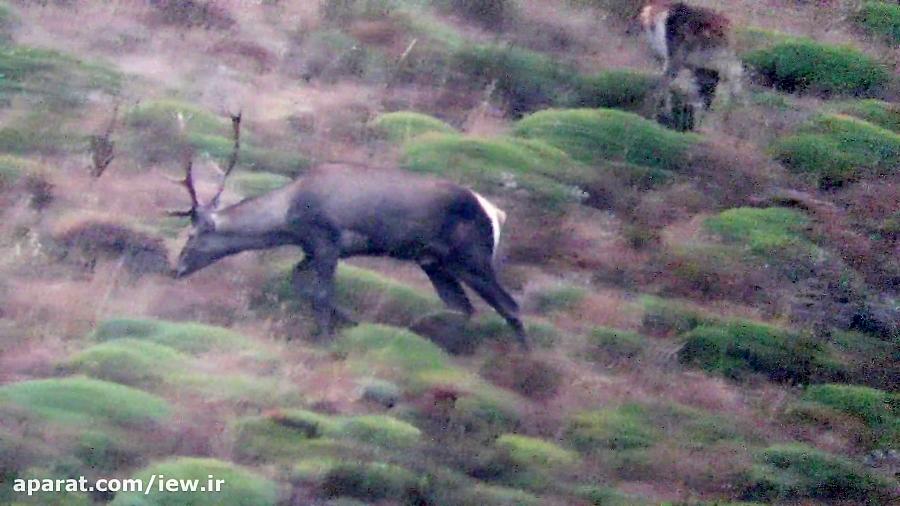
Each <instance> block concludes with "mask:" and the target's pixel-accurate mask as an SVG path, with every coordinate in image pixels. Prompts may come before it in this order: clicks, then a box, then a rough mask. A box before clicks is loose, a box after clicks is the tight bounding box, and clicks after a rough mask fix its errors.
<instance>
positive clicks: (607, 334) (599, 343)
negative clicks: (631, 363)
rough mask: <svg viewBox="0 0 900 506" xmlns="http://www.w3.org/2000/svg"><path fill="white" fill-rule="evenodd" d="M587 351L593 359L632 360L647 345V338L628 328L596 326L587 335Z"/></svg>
mask: <svg viewBox="0 0 900 506" xmlns="http://www.w3.org/2000/svg"><path fill="white" fill-rule="evenodd" d="M588 346H589V353H590V355H591V357H592V358H593V359H594V360H600V359H603V358H610V359H612V360H634V359H637V358H639V357H640V356H641V355H642V354H643V352H644V348H645V347H646V346H647V338H646V337H644V336H642V335H641V334H638V333H637V332H631V331H628V330H622V329H614V328H609V327H597V328H595V329H593V330H592V331H591V333H590V335H588Z"/></svg>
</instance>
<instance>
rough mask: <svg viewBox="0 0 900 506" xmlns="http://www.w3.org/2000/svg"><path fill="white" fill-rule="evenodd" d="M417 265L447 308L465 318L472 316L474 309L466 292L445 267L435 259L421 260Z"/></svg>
mask: <svg viewBox="0 0 900 506" xmlns="http://www.w3.org/2000/svg"><path fill="white" fill-rule="evenodd" d="M419 265H420V266H421V267H422V270H423V271H425V274H427V275H428V279H430V280H431V284H432V285H434V289H435V291H437V294H438V297H440V298H441V300H442V301H443V302H444V304H446V305H447V307H449V308H450V309H455V310H457V311H460V312H462V313H463V314H464V315H465V316H466V318H469V317H471V316H472V314H473V313H474V312H475V308H473V307H472V303H471V302H470V301H469V298H468V297H467V296H466V292H465V291H464V290H463V287H462V285H460V284H459V281H458V280H457V279H456V278H455V277H454V276H453V274H451V273H450V271H448V270H447V269H446V267H444V266H443V265H442V264H440V263H439V262H438V261H437V260H436V259H427V260H423V261H421V262H420V263H419Z"/></svg>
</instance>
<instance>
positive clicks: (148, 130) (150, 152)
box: [124, 99, 309, 176]
mask: <svg viewBox="0 0 900 506" xmlns="http://www.w3.org/2000/svg"><path fill="white" fill-rule="evenodd" d="M178 117H181V118H183V119H184V124H185V131H184V133H181V132H180V131H179V126H178V120H177V118H178ZM124 122H125V125H126V127H128V128H129V136H128V138H127V139H126V142H125V143H124V144H125V147H126V149H127V150H128V151H129V152H130V153H131V154H132V155H133V156H135V157H136V158H138V160H140V161H143V162H150V163H155V162H168V161H171V160H173V159H174V158H175V157H177V156H179V153H180V150H179V149H178V147H179V146H183V145H184V144H185V142H187V144H189V145H190V146H193V148H194V149H196V150H197V151H198V152H200V153H205V154H207V155H209V156H210V157H212V158H214V159H215V160H216V161H218V162H219V163H220V164H225V163H226V162H227V160H228V158H229V157H230V156H231V153H232V150H233V144H234V141H233V139H232V132H231V122H230V121H229V119H228V118H227V117H225V116H222V115H215V114H212V113H211V112H209V111H207V110H205V109H203V108H202V107H198V106H196V105H194V104H191V103H188V102H183V101H180V100H176V99H161V100H152V101H147V102H143V103H141V104H139V105H138V106H136V107H134V108H133V109H131V110H129V111H127V112H126V114H125V116H124ZM261 143H262V142H261V141H259V140H258V139H256V137H255V136H254V133H253V132H252V131H250V130H249V128H248V127H247V126H246V125H243V126H242V127H241V151H240V155H239V158H238V163H239V165H241V166H243V167H246V168H248V169H250V170H254V171H266V172H273V173H277V174H282V175H287V176H295V175H297V174H298V173H300V172H301V171H302V170H304V169H305V168H307V167H308V166H309V162H308V160H306V159H304V158H302V157H301V156H299V155H298V154H296V153H293V152H289V151H285V150H275V149H269V148H262V147H260V144H261Z"/></svg>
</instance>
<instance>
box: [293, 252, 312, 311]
mask: <svg viewBox="0 0 900 506" xmlns="http://www.w3.org/2000/svg"><path fill="white" fill-rule="evenodd" d="M311 267H312V256H311V255H308V254H307V255H306V256H305V257H304V258H303V261H301V262H299V263H298V264H297V265H296V266H294V272H293V274H292V276H291V284H292V285H293V287H294V292H296V294H297V295H298V296H299V297H302V298H304V299H308V300H312V298H313V291H312V288H311V287H312V285H313V279H312V277H313V272H312V270H311Z"/></svg>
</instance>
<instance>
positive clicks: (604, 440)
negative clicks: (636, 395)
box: [565, 404, 660, 453]
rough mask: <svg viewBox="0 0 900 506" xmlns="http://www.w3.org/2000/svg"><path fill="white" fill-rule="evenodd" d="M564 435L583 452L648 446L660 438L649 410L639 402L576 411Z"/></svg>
mask: <svg viewBox="0 0 900 506" xmlns="http://www.w3.org/2000/svg"><path fill="white" fill-rule="evenodd" d="M565 435H566V439H567V440H568V441H569V442H570V443H571V444H572V446H574V447H575V448H577V449H578V451H580V452H582V453H591V452H594V451H598V450H603V449H609V450H634V449H640V448H647V447H650V446H652V445H653V444H655V443H656V441H657V440H658V439H659V437H660V434H659V433H658V431H657V429H656V428H655V427H654V426H653V425H652V424H651V423H650V421H649V413H648V411H647V409H646V408H644V407H643V406H640V405H637V404H625V405H623V406H619V407H615V408H606V409H602V410H597V411H588V412H584V413H579V414H576V415H575V416H573V417H572V418H571V419H570V420H569V423H568V426H567V427H566V431H565Z"/></svg>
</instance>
